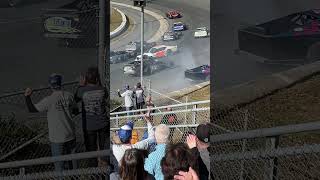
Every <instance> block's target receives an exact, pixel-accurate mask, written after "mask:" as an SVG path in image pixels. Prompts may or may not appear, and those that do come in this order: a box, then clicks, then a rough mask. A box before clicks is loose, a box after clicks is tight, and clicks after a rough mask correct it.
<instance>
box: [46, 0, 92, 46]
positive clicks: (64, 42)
mask: <svg viewBox="0 0 320 180" xmlns="http://www.w3.org/2000/svg"><path fill="white" fill-rule="evenodd" d="M97 10H98V1H97V0H76V1H73V2H72V3H69V4H66V5H63V6H61V7H60V8H58V9H46V10H45V12H44V14H43V16H42V17H43V19H42V23H43V35H44V37H46V38H53V39H57V40H58V42H59V43H58V44H59V45H60V46H63V47H85V48H88V47H89V48H95V47H97V22H98V19H97V16H96V14H97Z"/></svg>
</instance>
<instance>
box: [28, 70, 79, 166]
mask: <svg viewBox="0 0 320 180" xmlns="http://www.w3.org/2000/svg"><path fill="white" fill-rule="evenodd" d="M49 86H50V88H51V89H52V93H51V94H50V95H49V96H47V97H45V98H43V99H42V100H41V101H40V102H38V103H37V104H33V103H32V100H31V95H32V90H31V89H30V88H27V89H26V91H25V99H26V105H27V107H28V110H29V112H33V113H35V112H47V120H48V129H49V140H50V142H51V153H52V156H61V155H65V154H71V153H74V152H75V147H76V136H75V122H74V121H73V118H72V116H71V114H72V112H75V111H73V110H76V103H75V102H74V98H73V95H72V94H71V93H70V92H67V91H64V90H62V76H61V75H58V74H52V75H51V76H50V77H49ZM66 165H67V166H68V169H71V168H77V167H76V166H77V164H76V161H72V162H70V161H68V162H67V163H66ZM54 166H55V170H57V171H62V170H63V169H64V162H55V163H54Z"/></svg>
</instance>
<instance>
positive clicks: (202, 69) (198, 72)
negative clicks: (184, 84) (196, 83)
mask: <svg viewBox="0 0 320 180" xmlns="http://www.w3.org/2000/svg"><path fill="white" fill-rule="evenodd" d="M184 76H185V77H186V78H187V79H191V80H203V81H204V80H205V81H207V80H209V79H210V65H207V64H206V65H202V66H198V67H196V68H193V69H187V70H186V71H185V72H184Z"/></svg>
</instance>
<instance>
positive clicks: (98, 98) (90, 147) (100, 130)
mask: <svg viewBox="0 0 320 180" xmlns="http://www.w3.org/2000/svg"><path fill="white" fill-rule="evenodd" d="M75 99H76V101H78V102H79V101H81V102H82V104H83V110H84V111H82V113H84V114H85V115H83V116H82V117H83V118H85V119H83V121H84V122H85V126H86V130H85V131H86V132H85V133H84V134H86V135H87V137H85V139H86V140H87V142H86V150H87V151H98V150H104V149H107V148H108V147H109V143H110V142H109V136H110V130H109V123H108V122H109V121H107V119H108V113H107V102H106V99H107V92H106V89H105V88H104V87H103V86H101V82H100V75H99V71H98V68H96V67H90V68H88V70H87V72H86V75H85V85H84V86H82V87H79V88H78V90H77V92H76V95H75ZM107 161H108V160H107ZM101 163H103V162H101ZM89 166H90V167H97V166H98V159H96V158H93V159H90V161H89Z"/></svg>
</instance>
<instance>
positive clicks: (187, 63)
mask: <svg viewBox="0 0 320 180" xmlns="http://www.w3.org/2000/svg"><path fill="white" fill-rule="evenodd" d="M115 2H121V3H126V4H130V5H131V4H132V1H129V0H117V1H115ZM197 2H198V4H197V5H196V6H194V4H193V3H192V1H191V0H187V1H179V0H167V1H165V0H161V1H160V0H153V1H152V2H151V3H149V4H147V8H149V9H150V10H152V11H154V12H157V13H158V14H161V15H162V16H164V17H165V13H166V12H167V11H168V10H171V9H175V10H179V11H181V12H182V15H183V17H182V18H180V19H175V20H168V21H169V27H170V28H171V27H172V24H173V22H177V21H181V22H184V23H186V24H187V26H188V30H187V31H184V32H183V36H182V38H181V39H179V40H177V41H172V42H164V43H162V44H166V45H178V48H179V50H180V52H179V53H178V54H176V55H174V56H172V57H171V60H172V61H173V62H174V63H175V65H176V66H175V67H173V68H172V69H166V70H163V71H161V72H158V73H155V74H153V75H151V76H146V77H145V78H146V79H150V80H151V83H152V85H151V86H152V89H154V90H156V91H158V92H161V93H166V92H171V91H175V90H179V89H182V88H185V87H188V86H191V85H193V84H196V83H199V82H194V81H190V80H188V79H185V78H184V71H185V70H186V69H187V68H193V67H196V66H199V65H203V64H209V63H210V38H203V39H194V37H193V30H194V29H195V28H197V27H201V26H206V27H208V28H209V29H210V8H209V7H210V6H209V5H210V3H209V0H201V1H197ZM117 7H118V6H117ZM119 9H121V10H123V12H125V13H127V12H129V13H127V14H128V15H129V16H132V18H133V19H134V20H135V21H136V22H140V12H139V11H136V10H127V9H123V8H120V7H119ZM132 11H133V13H135V14H132ZM146 18H148V19H149V20H147V19H145V22H148V21H151V23H149V22H148V23H145V31H147V32H146V34H145V40H148V37H150V33H151V34H152V32H153V33H155V32H156V30H157V29H158V27H159V23H158V22H157V21H154V20H152V17H146ZM129 39H130V40H129ZM131 40H137V41H140V24H138V25H137V26H136V27H135V28H134V31H133V32H130V33H128V34H127V35H125V37H124V38H121V37H119V39H118V40H117V41H116V42H111V49H112V50H115V49H119V47H124V46H125V45H126V44H127V43H128V42H129V41H131ZM121 45H122V46H121ZM124 64H125V63H120V64H112V65H111V66H110V69H111V70H110V71H111V74H110V76H111V81H110V84H111V94H112V95H111V96H114V95H115V94H116V90H117V89H122V88H123V86H124V84H129V85H131V86H133V85H135V84H136V83H137V82H139V81H140V77H132V76H130V77H128V76H126V75H124V74H123V71H122V68H123V65H124Z"/></svg>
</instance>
